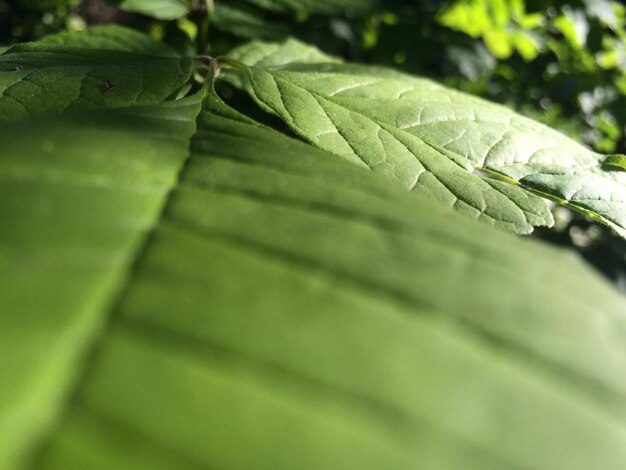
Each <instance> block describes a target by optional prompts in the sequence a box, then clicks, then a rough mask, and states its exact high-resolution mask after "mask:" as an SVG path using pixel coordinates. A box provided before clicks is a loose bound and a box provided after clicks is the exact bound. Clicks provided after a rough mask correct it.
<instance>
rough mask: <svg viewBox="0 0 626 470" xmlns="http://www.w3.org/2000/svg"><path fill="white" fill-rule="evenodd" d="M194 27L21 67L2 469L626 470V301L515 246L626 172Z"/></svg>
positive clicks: (286, 48)
mask: <svg viewBox="0 0 626 470" xmlns="http://www.w3.org/2000/svg"><path fill="white" fill-rule="evenodd" d="M175 3H180V2H165V1H164V2H161V3H159V4H158V5H159V6H160V7H159V8H158V9H155V10H153V12H152V15H153V16H154V19H146V15H145V14H146V13H150V11H148V10H147V9H146V8H145V7H146V5H148V3H145V2H141V1H136V2H127V1H125V2H123V6H124V7H125V8H130V9H134V10H135V11H139V12H141V13H142V14H143V16H141V17H138V18H140V19H139V20H137V21H138V23H136V24H137V26H138V29H147V30H148V31H150V32H151V34H152V35H153V37H152V38H150V37H149V36H147V35H145V34H142V33H140V32H138V31H134V30H132V29H128V28H124V27H121V26H115V25H108V26H104V27H95V28H87V29H86V30H84V31H81V32H78V33H69V32H65V33H61V34H57V35H52V36H48V37H46V38H43V39H41V40H39V41H37V42H32V43H20V44H15V45H11V46H10V47H8V48H7V49H6V50H4V51H0V120H1V121H2V125H1V126H0V148H1V149H2V152H1V153H0V179H1V180H2V184H0V197H1V198H2V201H3V204H0V226H1V227H2V230H0V266H1V269H0V311H2V312H4V313H3V315H0V370H1V371H2V374H3V377H4V378H6V380H2V381H0V468H2V469H5V468H6V469H7V470H14V469H18V470H21V469H25V468H38V469H39V468H41V469H68V468H80V469H82V468H103V469H125V468H127V469H133V470H135V469H142V468H145V469H151V470H152V469H180V468H213V467H216V468H241V469H247V468H267V469H272V470H274V469H292V468H303V469H320V468H322V469H326V468H328V469H341V468H359V469H360V468H363V469H370V468H371V469H380V468H398V469H406V468H421V467H424V468H437V469H439V468H442V469H446V468H451V469H453V468H469V469H471V468H475V469H484V468H567V469H588V468H592V467H594V468H595V467H598V468H603V469H621V468H623V467H624V466H625V465H626V431H625V430H624V429H625V427H624V422H626V409H625V408H624V395H625V394H626V379H625V377H626V365H625V363H624V361H623V360H622V359H621V358H622V357H623V356H624V354H626V350H625V347H626V346H624V345H625V344H626V342H625V338H624V336H625V334H626V329H625V319H624V312H626V299H625V298H624V296H623V295H622V294H621V293H619V292H618V291H617V290H616V289H615V288H614V287H613V286H611V285H610V284H608V283H606V282H605V281H604V280H603V279H601V278H599V276H598V275H597V274H596V273H594V272H593V270H591V269H590V268H589V266H587V265H586V264H585V263H583V262H582V261H580V260H579V259H578V258H577V256H575V255H574V254H572V253H567V252H565V251H564V250H558V249H555V248H553V247H551V246H549V245H547V244H546V243H542V242H538V241H536V240H524V239H521V238H520V237H517V236H516V235H514V234H512V233H507V232H510V231H514V232H521V233H527V232H530V231H531V230H532V228H533V227H534V226H536V225H547V224H550V223H552V214H551V212H550V211H549V210H548V206H547V205H546V202H545V200H544V199H543V197H541V196H547V197H549V198H552V199H555V200H557V201H559V202H561V203H562V204H565V205H567V206H570V207H574V208H576V209H578V210H581V211H583V212H585V213H586V214H590V215H592V216H594V217H595V218H596V219H598V220H599V221H601V222H603V223H605V224H607V225H608V226H611V227H613V228H614V229H616V230H618V231H621V233H622V234H624V219H623V217H624V212H625V211H624V208H623V204H624V191H625V187H626V186H625V182H624V178H626V172H625V171H624V169H625V167H626V165H625V164H624V161H625V160H626V157H624V156H623V155H620V154H615V153H612V154H610V155H600V154H598V153H595V152H592V151H590V150H587V149H585V148H584V147H582V146H580V145H578V144H576V143H575V142H573V141H571V140H569V139H567V138H566V137H564V136H563V135H561V134H559V133H558V132H556V131H554V130H552V129H550V128H548V127H546V126H543V125H541V124H539V123H537V122H535V121H532V120H530V119H528V118H526V117H523V116H521V115H519V114H516V113H514V112H513V111H511V110H509V109H507V108H504V107H501V106H499V105H495V104H493V103H489V102H487V101H483V100H481V99H479V98H475V97H471V96H469V95H466V94H463V93H461V92H457V91H454V90H452V89H450V88H447V87H445V86H442V85H440V84H438V83H436V82H433V81H431V80H428V79H424V78H418V77H416V76H413V75H410V74H407V73H402V72H398V71H394V70H391V69H389V68H385V67H380V66H371V65H370V66H366V65H356V64H353V63H350V62H344V61H342V60H340V59H338V58H337V57H335V56H333V55H330V54H329V53H328V51H327V52H323V51H321V50H319V49H318V48H316V47H314V46H313V45H311V44H304V43H302V42H300V41H297V40H294V39H290V40H287V41H284V42H279V43H262V42H259V41H253V42H251V43H248V44H246V45H243V46H241V47H237V48H233V47H232V46H233V45H234V43H235V42H237V40H236V39H233V38H234V37H236V36H237V35H238V34H240V32H241V31H243V32H244V33H245V34H243V36H246V35H250V34H254V33H253V31H254V28H251V27H250V28H249V27H248V26H250V25H249V24H248V25H247V26H245V25H244V26H245V27H243V26H242V29H240V30H237V29H236V30H234V31H233V33H234V34H231V35H229V36H224V35H223V34H222V33H218V34H217V35H216V36H215V40H213V39H212V38H213V37H212V36H211V37H208V39H209V41H206V40H207V36H206V33H207V31H208V30H207V29H206V27H207V25H208V22H209V20H210V19H211V17H210V15H212V13H213V9H212V8H211V5H210V4H209V3H203V4H202V5H198V4H193V3H189V4H186V3H185V5H187V7H188V9H187V10H185V12H183V11H182V10H180V11H179V12H177V13H174V12H173V10H172V9H169V10H168V8H169V7H173V6H174V4H175ZM223 3H224V5H228V6H231V7H232V8H233V11H234V10H236V9H237V8H239V7H240V6H244V8H246V11H247V12H254V11H266V12H267V16H265V14H264V15H263V16H261V17H258V18H257V19H258V20H259V24H265V20H266V19H271V21H277V22H278V24H284V25H286V29H285V30H284V31H291V30H294V29H295V30H297V29H299V26H298V25H301V28H300V29H302V31H301V32H302V34H303V35H306V34H308V33H307V32H306V30H307V28H308V27H309V26H307V25H313V24H316V23H315V22H316V21H328V16H324V15H331V14H332V15H336V17H337V18H344V19H345V21H346V22H345V23H342V24H343V25H344V26H345V25H350V24H351V23H350V22H351V21H352V20H350V19H346V18H348V16H345V17H344V16H342V15H344V12H346V14H347V15H353V16H352V19H353V20H355V21H364V22H367V21H369V19H368V18H371V17H368V16H367V13H366V10H367V9H368V8H370V7H372V6H373V5H374V4H373V3H367V2H353V1H351V0H334V1H328V2H294V1H280V0H276V1H270V0H254V1H253V0H250V2H226V1H224V2H223ZM494 4H495V3H494ZM121 5H122V4H121ZM150 5H152V6H155V5H157V4H156V3H150ZM180 5H181V6H182V3H180ZM519 5H522V3H519ZM500 6H502V5H500ZM505 6H506V5H505ZM359 7H366V8H365V9H364V10H360V9H359ZM307 8H308V10H307ZM524 11H525V10H524ZM164 12H169V13H164ZM219 12H220V4H219V2H218V4H217V5H216V9H215V11H214V13H215V14H214V16H212V21H213V25H216V24H217V23H219V21H221V20H220V16H219V15H220V13H219ZM518 13H519V12H518ZM179 15H184V16H182V17H180V18H179ZM290 15H298V21H299V23H295V22H294V21H291V22H290V21H287V20H286V19H287V18H289V16H290ZM307 15H311V18H312V19H308V16H307ZM358 15H364V16H358ZM170 18H171V19H170ZM233 18H236V17H231V20H232V19H233ZM324 18H325V19H324ZM358 18H361V19H358ZM503 18H504V17H503ZM503 18H500V19H498V20H497V21H496V20H494V21H495V22H496V23H497V24H501V23H502V22H503V21H504V19H503ZM519 18H520V16H519V15H518V16H510V18H509V19H510V20H511V21H513V20H514V21H518V20H519ZM229 21H230V20H229ZM330 21H331V22H332V21H333V20H332V17H331V19H330ZM385 21H387V22H389V23H391V22H393V21H394V20H393V18H392V17H386V19H385ZM507 21H508V20H507ZM502 24H503V23H502ZM520 24H521V23H520ZM190 25H193V26H194V27H195V28H196V29H195V30H193V29H194V28H192V27H191V26H190ZM294 25H295V26H294ZM220 28H222V29H225V26H224V24H222V25H221V26H220ZM339 29H341V28H339ZM339 29H337V28H335V30H339ZM192 30H193V31H192ZM177 31H178V32H184V31H186V32H185V34H184V36H183V38H184V40H183V41H178V40H174V38H175V37H176V34H175V33H176V32H177ZM192 33H193V34H192ZM159 36H160V37H163V38H166V39H167V42H168V43H167V44H166V43H164V42H162V41H158V40H155V37H159ZM213 43H217V44H216V45H211V50H210V52H211V54H212V56H206V55H204V54H198V53H197V52H191V51H202V50H203V49H204V48H206V47H207V46H208V45H209V44H213ZM515 47H517V46H515ZM214 51H223V52H226V53H228V56H227V57H217V54H216V53H215V52H214ZM268 111H269V112H268ZM261 121H263V123H261ZM291 132H293V133H295V134H296V137H293V136H289V135H288V134H289V133H291ZM407 189H412V190H413V191H407ZM442 202H443V204H442ZM446 205H448V206H452V207H453V208H454V209H456V211H454V210H450V209H449V208H447V207H446ZM468 215H469V217H468ZM472 218H473V219H478V221H477V220H471V219H472ZM484 221H486V222H488V223H482V222H484ZM557 222H558V219H557ZM489 224H492V225H496V226H497V227H492V226H490V225H489ZM503 228H504V229H505V230H502V229H503Z"/></svg>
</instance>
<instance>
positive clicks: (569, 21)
mask: <svg viewBox="0 0 626 470" xmlns="http://www.w3.org/2000/svg"><path fill="white" fill-rule="evenodd" d="M554 25H555V26H556V27H557V28H559V30H560V31H561V32H562V33H563V36H565V39H566V40H567V42H568V43H569V44H570V46H571V47H572V48H574V49H582V48H583V47H585V45H586V44H587V34H588V33H589V24H588V22H587V18H586V17H585V14H584V13H583V12H582V11H580V10H573V9H571V8H570V7H569V6H565V7H563V14H562V15H559V16H558V17H557V18H555V19H554Z"/></svg>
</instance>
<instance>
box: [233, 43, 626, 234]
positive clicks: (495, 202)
mask: <svg viewBox="0 0 626 470" xmlns="http://www.w3.org/2000/svg"><path fill="white" fill-rule="evenodd" d="M262 46H263V44H262V43H256V44H253V45H251V46H250V48H251V50H254V51H256V52H255V53H256V54H259V53H258V50H259V48H260V47H262ZM267 47H268V50H273V49H274V48H275V47H276V45H268V46H267ZM290 47H291V48H292V49H293V48H294V47H295V46H294V43H293V42H292V43H291V46H290ZM306 47H307V48H308V46H306ZM244 49H245V46H244ZM236 53H237V55H236V57H238V58H239V59H241V58H242V57H244V58H245V54H244V53H243V50H242V49H239V50H238V51H236ZM293 56H294V57H297V55H296V54H293ZM249 64H251V65H247V66H235V67H234V68H233V69H232V71H233V73H235V74H237V75H238V76H239V77H240V79H241V78H243V79H244V80H246V81H247V84H248V89H249V91H250V93H251V94H252V95H253V97H254V98H255V99H256V100H258V102H259V103H260V104H261V105H262V106H263V107H265V108H266V109H268V110H270V111H272V112H273V113H275V114H277V115H278V116H280V117H281V118H283V119H284V120H285V122H287V123H288V124H289V125H290V126H291V128H292V129H293V130H294V131H295V132H297V133H298V134H299V135H301V136H302V137H304V138H306V139H307V140H309V141H310V142H312V143H313V144H315V145H317V146H319V147H322V148H324V149H326V150H328V151H330V152H333V153H335V154H337V155H339V156H341V157H343V158H344V159H346V160H349V161H352V162H354V163H356V164H359V165H361V166H365V167H368V168H370V169H372V170H373V171H375V172H378V173H381V174H384V175H385V176H387V177H388V178H390V179H392V180H395V181H397V182H398V183H399V184H400V185H401V186H403V187H405V188H408V189H411V190H414V191H417V192H422V193H428V194H431V195H432V196H434V197H436V198H439V199H441V200H444V201H446V202H447V203H448V204H449V205H451V206H454V207H455V208H457V209H459V210H461V211H463V212H466V213H468V214H470V215H472V216H474V217H476V218H482V219H485V220H489V221H491V222H492V223H495V224H498V225H501V226H504V227H507V228H509V229H512V230H515V231H517V232H522V233H524V232H529V231H531V230H532V226H533V225H542V224H550V223H551V218H550V217H551V216H550V215H549V212H548V210H547V206H546V203H545V202H544V201H542V200H541V199H540V198H538V197H536V196H533V195H531V194H527V193H524V194H525V196H524V198H525V202H524V204H521V203H520V202H519V201H520V199H521V198H522V193H521V191H522V189H521V188H526V189H529V190H532V191H536V192H537V193H539V194H541V195H543V196H545V197H548V198H550V199H553V200H555V201H557V202H559V203H561V204H564V205H567V206H568V207H571V208H574V209H576V210H578V211H580V212H582V213H584V214H586V215H589V216H591V217H594V218H596V219H597V220H599V221H601V222H603V223H605V224H607V225H609V226H611V227H612V228H613V229H615V230H616V231H617V232H619V233H620V234H622V235H626V229H625V227H626V175H625V174H624V173H623V172H611V171H606V169H605V168H604V167H603V165H602V162H603V161H604V159H605V156H604V155H600V154H597V153H595V152H592V151H590V150H588V149H587V148H585V147H583V146H581V145H579V144H578V143H576V142H574V141H572V140H571V139H569V138H567V137H566V136H564V135H563V134H561V133H559V132H557V131H555V130H553V129H551V128H548V127H546V126H544V125H542V124H540V123H538V122H536V121H533V120H531V119H528V118H525V117H523V116H521V115H519V114H517V113H515V112H513V111H512V110H510V109H508V108H505V107H503V106H499V105H496V104H493V103H489V102H486V101H483V100H480V99H478V98H475V97H473V96H470V95H466V94H463V93H460V92H457V91H455V90H452V89H449V88H446V87H443V86H441V85H438V84H436V83H434V82H431V81H429V80H425V79H421V78H416V77H413V76H410V75H406V74H402V73H399V72H394V71H391V70H386V69H381V68H376V67H366V66H356V65H349V64H340V63H334V64H297V63H293V64H286V65H284V66H277V65H274V64H271V63H270V64H269V65H263V64H262V63H258V62H257V61H251V62H249ZM476 171H478V172H479V173H480V172H482V173H487V174H489V175H491V176H494V177H497V178H499V179H502V180H503V181H505V182H506V183H509V185H508V191H509V192H513V193H515V196H514V197H511V196H510V194H503V193H502V191H499V190H496V189H495V188H494V187H493V185H492V184H491V181H489V180H486V179H484V178H483V177H482V176H484V175H476V174H471V173H468V172H476ZM520 187H521V188H520Z"/></svg>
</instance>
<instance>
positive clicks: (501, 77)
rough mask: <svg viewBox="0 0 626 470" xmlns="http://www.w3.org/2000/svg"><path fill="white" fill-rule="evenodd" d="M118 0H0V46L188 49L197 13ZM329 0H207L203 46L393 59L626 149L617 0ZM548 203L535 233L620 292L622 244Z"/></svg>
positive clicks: (625, 32) (625, 71) (584, 137)
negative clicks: (136, 40) (143, 39)
mask: <svg viewBox="0 0 626 470" xmlns="http://www.w3.org/2000/svg"><path fill="white" fill-rule="evenodd" d="M189 1H195V0H189ZM203 1H205V2H206V1H207V0H203ZM120 2H123V0H115V1H110V2H108V3H106V2H105V1H104V0H83V1H80V0H0V46H7V45H10V44H13V43H17V42H23V41H31V40H36V39H37V38H40V37H42V36H45V35H47V34H52V33H55V32H59V31H67V30H70V31H75V30H81V29H84V28H85V27H87V26H88V25H90V24H103V23H109V22H117V23H121V24H125V25H127V26H130V27H133V28H136V29H140V30H143V31H145V32H147V33H149V34H150V35H152V36H153V37H155V38H157V39H162V40H165V41H167V42H168V43H169V44H171V45H172V46H173V47H175V48H178V49H179V50H181V51H182V52H185V53H189V54H194V53H195V51H194V49H193V39H194V38H195V36H196V35H197V34H198V27H197V24H196V23H195V22H194V21H193V18H183V19H179V20H174V21H159V20H155V19H154V18H149V17H146V16H142V15H137V14H131V13H127V12H122V11H120V10H119V9H118V8H117V6H119V4H120ZM276 3H281V2H276ZM282 3H284V2H282ZM286 3H289V2H286ZM292 3H294V4H297V3H298V2H292ZM325 3H331V2H324V1H320V2H319V8H318V10H319V11H316V13H315V14H310V13H309V14H306V13H303V12H301V11H298V10H297V7H295V6H292V7H290V8H285V7H280V8H273V7H272V1H267V0H215V12H214V15H213V19H212V25H211V31H210V46H211V49H210V53H211V54H212V55H219V54H221V53H223V52H225V51H227V50H229V49H231V48H232V47H233V46H235V45H238V44H240V43H242V42H245V41H246V40H247V39H248V38H263V39H266V40H280V39H283V38H285V37H288V36H295V37H298V38H300V39H302V40H304V41H306V42H310V43H313V44H316V45H317V46H318V47H320V48H322V49H323V50H325V51H327V52H329V53H332V54H336V55H339V56H342V57H344V58H345V59H347V60H352V61H358V62H364V63H371V64H380V65H386V66H391V67H395V68H399V69H402V70H405V71H408V72H410V73H414V74H418V75H422V76H427V77H431V78H432V79H434V80H436V81H438V82H441V83H444V84H446V85H449V86H451V87H454V88H457V89H460V90H464V91H466V92H469V93H472V94H475V95H479V96H482V97H484V98H486V99H489V100H492V101H496V102H499V103H503V104H505V105H507V106H510V107H512V108H514V109H516V110H518V111H519V112H521V113H523V114H525V115H527V116H530V117H532V118H534V119H537V120H539V121H541V122H544V123H546V124H548V125H549V126H552V127H555V128H557V129H559V130H560V131H561V132H563V133H565V134H567V135H568V136H570V137H571V138H573V139H575V140H577V141H579V142H581V143H582V144H584V145H586V146H588V147H590V148H593V149H595V150H597V151H599V152H603V153H626V7H625V6H624V5H622V4H621V3H620V2H617V1H614V0H579V1H548V0H450V1H442V0H363V1H362V2H361V3H362V6H359V7H358V8H357V9H353V10H347V11H342V12H341V13H340V14H338V13H337V10H336V9H334V10H333V9H330V10H329V9H327V8H325V7H324V4H325ZM352 3H353V4H358V5H361V4H359V3H358V2H356V3H355V2H352ZM554 212H555V219H556V221H557V223H556V226H555V227H554V228H552V229H540V230H536V232H535V234H534V235H533V236H536V237H539V238H542V239H544V240H547V241H549V242H550V243H554V244H559V245H562V246H565V247H567V248H568V249H572V250H575V251H577V252H578V253H580V255H581V256H583V257H584V258H585V259H586V260H588V261H589V262H590V263H591V264H593V265H594V266H595V267H596V268H598V269H599V270H600V271H601V272H602V273H604V274H605V275H606V276H607V277H609V278H610V279H611V280H613V281H614V282H615V283H616V285H617V286H618V287H620V288H621V289H624V290H626V242H625V241H624V240H621V239H620V238H618V237H617V236H615V235H613V234H612V233H611V232H610V230H608V229H606V228H604V227H603V226H600V225H599V224H596V223H594V222H593V221H590V220H587V219H585V218H584V217H582V216H579V215H575V214H573V213H571V212H570V211H568V210H567V209H563V208H560V207H555V208H554Z"/></svg>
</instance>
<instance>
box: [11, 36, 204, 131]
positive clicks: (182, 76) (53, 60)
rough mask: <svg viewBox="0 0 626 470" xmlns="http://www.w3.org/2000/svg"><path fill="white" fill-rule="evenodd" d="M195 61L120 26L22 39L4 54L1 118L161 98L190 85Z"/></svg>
mask: <svg viewBox="0 0 626 470" xmlns="http://www.w3.org/2000/svg"><path fill="white" fill-rule="evenodd" d="M192 65H193V64H192V59H190V58H181V57H178V56H177V55H176V54H175V53H174V52H173V51H171V50H170V49H169V48H167V47H166V46H164V45H162V44H160V43H157V42H155V41H153V40H151V39H150V38H148V37H147V36H145V35H143V34H140V33H137V32H134V31H132V30H130V29H126V28H122V27H119V26H107V27H100V28H94V29H93V30H87V31H82V32H80V33H65V34H60V35H58V36H53V37H51V38H48V39H44V40H42V41H39V42H35V43H28V44H19V45H16V46H13V47H12V48H10V49H9V50H8V51H7V52H5V53H4V54H2V55H0V120H6V119H12V118H16V117H25V116H31V115H39V114H47V113H58V112H61V111H66V110H72V109H89V108H117V107H125V106H130V105H137V106H141V105H149V104H155V103H160V102H162V101H164V100H166V99H167V98H169V97H170V96H171V95H173V94H175V93H176V92H177V91H178V90H179V89H180V88H181V87H182V86H183V85H185V83H186V82H187V81H188V80H189V77H190V75H191V71H192Z"/></svg>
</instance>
